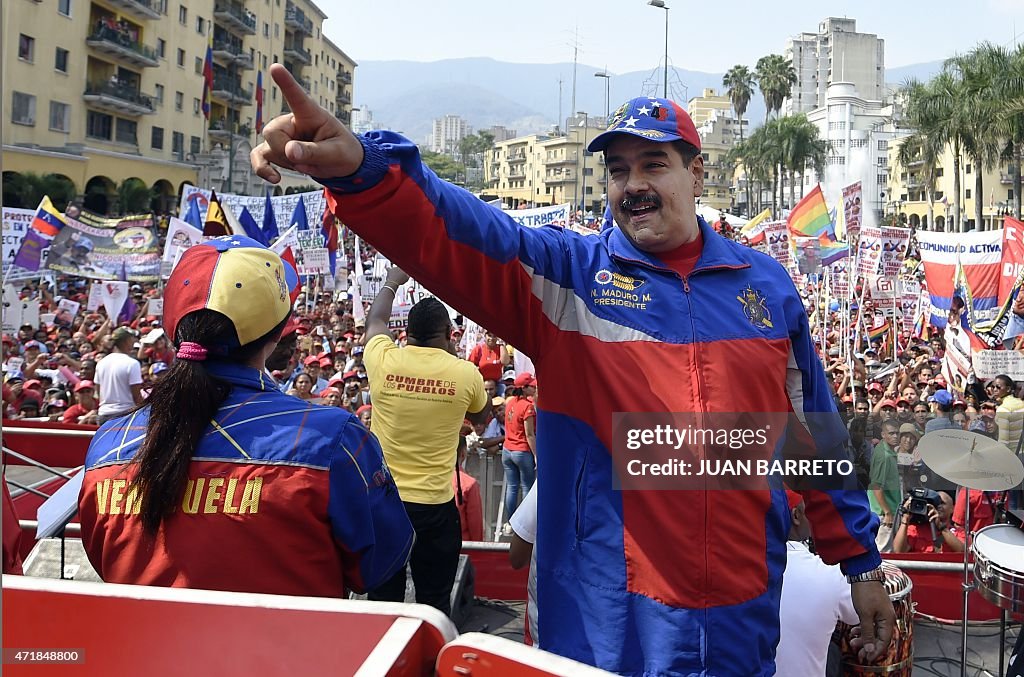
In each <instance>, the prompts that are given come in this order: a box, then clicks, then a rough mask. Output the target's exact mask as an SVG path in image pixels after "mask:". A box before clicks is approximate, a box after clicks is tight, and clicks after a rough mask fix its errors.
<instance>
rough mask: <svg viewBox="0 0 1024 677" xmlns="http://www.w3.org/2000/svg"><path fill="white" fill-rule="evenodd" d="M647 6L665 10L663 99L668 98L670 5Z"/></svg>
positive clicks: (660, 1)
mask: <svg viewBox="0 0 1024 677" xmlns="http://www.w3.org/2000/svg"><path fill="white" fill-rule="evenodd" d="M647 4H648V5H650V6H651V7H660V8H661V9H663V10H665V82H664V86H663V88H662V95H661V96H662V97H663V98H665V99H667V98H668V5H666V4H665V0H647Z"/></svg>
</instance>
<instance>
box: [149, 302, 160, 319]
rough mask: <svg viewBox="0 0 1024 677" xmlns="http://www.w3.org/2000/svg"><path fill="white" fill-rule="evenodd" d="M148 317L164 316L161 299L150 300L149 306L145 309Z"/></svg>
mask: <svg viewBox="0 0 1024 677" xmlns="http://www.w3.org/2000/svg"><path fill="white" fill-rule="evenodd" d="M147 310H148V311H149V314H150V315H156V316H157V317H163V316H164V300H163V299H150V300H149V306H148V307H147Z"/></svg>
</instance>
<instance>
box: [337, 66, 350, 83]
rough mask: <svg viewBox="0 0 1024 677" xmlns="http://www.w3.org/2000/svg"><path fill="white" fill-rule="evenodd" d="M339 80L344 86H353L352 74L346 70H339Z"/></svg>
mask: <svg viewBox="0 0 1024 677" xmlns="http://www.w3.org/2000/svg"><path fill="white" fill-rule="evenodd" d="M338 79H339V80H341V83H342V84H343V85H351V84H352V73H350V72H348V71H347V70H345V69H344V68H339V69H338Z"/></svg>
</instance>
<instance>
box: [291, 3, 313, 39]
mask: <svg viewBox="0 0 1024 677" xmlns="http://www.w3.org/2000/svg"><path fill="white" fill-rule="evenodd" d="M284 25H285V28H291V29H292V30H293V31H297V32H299V33H305V34H306V35H313V22H312V21H311V20H310V19H309V17H307V16H306V15H305V13H304V12H303V11H302V10H301V9H299V8H298V7H296V6H295V5H293V4H292V3H290V2H289V3H288V5H287V7H285V10H284Z"/></svg>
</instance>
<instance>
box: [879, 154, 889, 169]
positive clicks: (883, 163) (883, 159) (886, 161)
mask: <svg viewBox="0 0 1024 677" xmlns="http://www.w3.org/2000/svg"><path fill="white" fill-rule="evenodd" d="M888 164H889V158H887V157H885V156H882V157H880V158H878V166H879V167H885V166H887V165H888Z"/></svg>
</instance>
